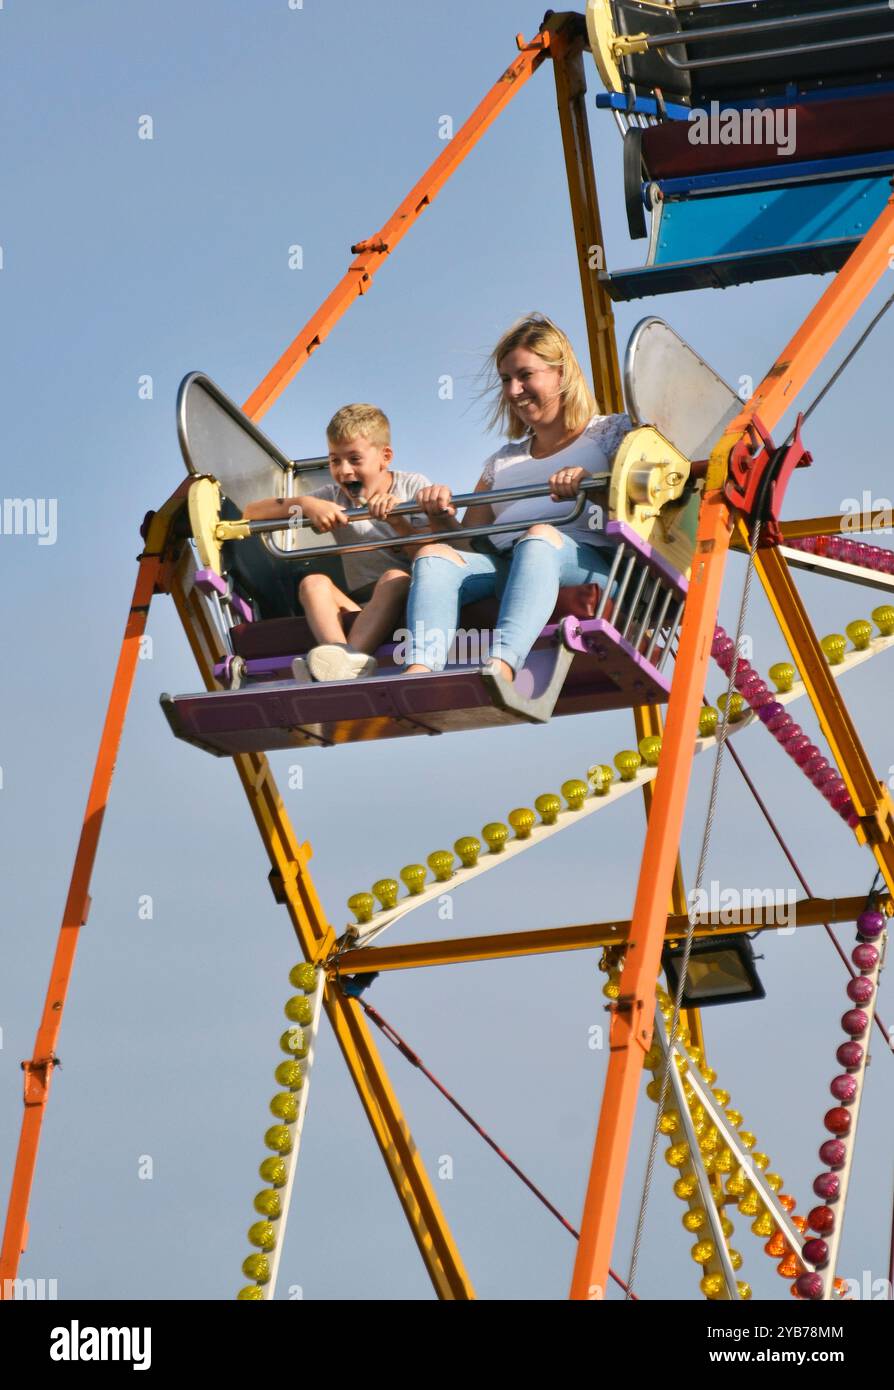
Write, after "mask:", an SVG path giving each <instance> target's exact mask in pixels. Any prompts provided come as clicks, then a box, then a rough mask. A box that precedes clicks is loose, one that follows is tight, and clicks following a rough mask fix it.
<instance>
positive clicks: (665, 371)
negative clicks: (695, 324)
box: [624, 318, 742, 461]
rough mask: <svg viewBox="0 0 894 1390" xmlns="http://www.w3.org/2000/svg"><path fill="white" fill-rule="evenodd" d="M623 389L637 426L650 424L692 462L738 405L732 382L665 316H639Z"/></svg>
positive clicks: (708, 449) (706, 450)
mask: <svg viewBox="0 0 894 1390" xmlns="http://www.w3.org/2000/svg"><path fill="white" fill-rule="evenodd" d="M624 394H625V396H626V398H627V411H628V414H629V415H630V418H631V420H632V421H633V423H634V424H635V425H653V426H654V428H655V429H656V430H658V431H659V432H660V433H661V434H663V435H664V437H665V439H668V440H669V441H670V442H671V444H673V445H674V447H675V448H677V449H679V450H680V453H681V454H684V455H685V456H686V458H688V459H689V460H690V461H693V460H695V459H704V458H707V457H708V455H709V454H710V452H711V449H712V448H713V446H714V444H716V442H717V440H718V439H719V438H720V435H721V434H722V432H723V429H724V427H725V426H726V425H728V424H729V422H730V420H732V419H734V418H735V416H736V415H738V413H739V411H740V410H741V409H742V401H741V399H740V398H739V397H738V396H737V395H736V393H735V391H734V390H733V389H732V387H731V386H728V385H727V384H726V382H725V381H724V380H723V379H722V377H719V376H718V375H717V373H716V372H715V371H713V370H712V368H711V367H709V366H708V364H707V362H705V361H703V360H702V358H701V357H699V355H698V353H697V352H695V351H694V349H693V348H691V347H690V346H689V344H688V343H687V342H685V341H684V340H683V339H682V338H681V337H680V336H679V334H678V333H675V332H674V330H673V329H672V328H671V327H670V325H669V324H666V323H665V322H664V320H663V319H659V318H647V319H642V320H641V321H640V322H639V323H638V324H637V325H636V327H635V328H634V330H633V332H632V333H631V335H630V341H629V342H628V344H627V352H626V354H625V357H624Z"/></svg>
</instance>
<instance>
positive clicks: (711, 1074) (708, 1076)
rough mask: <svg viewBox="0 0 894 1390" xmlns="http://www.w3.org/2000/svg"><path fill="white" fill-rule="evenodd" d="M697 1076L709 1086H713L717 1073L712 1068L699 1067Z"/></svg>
mask: <svg viewBox="0 0 894 1390" xmlns="http://www.w3.org/2000/svg"><path fill="white" fill-rule="evenodd" d="M698 1072H699V1076H700V1077H701V1078H702V1080H703V1081H707V1083H708V1085H709V1086H713V1085H714V1082H715V1081H716V1080H717V1073H716V1071H715V1070H714V1068H713V1067H699V1069H698Z"/></svg>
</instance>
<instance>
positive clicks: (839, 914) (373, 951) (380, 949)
mask: <svg viewBox="0 0 894 1390" xmlns="http://www.w3.org/2000/svg"><path fill="white" fill-rule="evenodd" d="M865 906H866V894H865V892H863V893H860V894H857V895H856V896H855V897H849V898H802V899H801V900H800V901H799V902H796V903H793V904H792V909H791V921H790V922H789V923H787V924H786V925H789V926H794V927H815V926H819V925H831V924H832V923H833V922H855V921H856V920H857V918H858V917H859V915H860V913H861V912H862V911H863V909H864V908H865ZM730 916H731V917H732V918H733V920H732V921H730V922H729V923H727V922H721V923H720V924H718V923H716V922H714V923H712V924H711V925H706V926H696V928H695V935H696V938H697V939H698V938H699V937H708V936H717V935H718V933H720V934H721V935H724V936H725V935H732V934H734V933H736V932H751V931H776V930H778V929H779V925H780V924H779V923H778V922H777V921H775V920H772V919H770V920H768V918H767V916H766V915H765V913H764V912H763V911H762V910H755V911H753V912H736V913H731V914H730ZM688 922H689V918H688V915H687V914H686V913H685V912H683V913H673V914H671V915H670V916H669V917H668V919H667V931H666V940H668V941H677V940H679V939H680V938H682V937H684V936H685V935H686V929H687V925H688ZM629 933H630V921H629V920H626V921H625V920H624V919H622V918H619V919H618V920H617V921H614V922H584V923H582V924H580V925H576V926H571V927H541V928H539V929H537V930H536V931H522V932H494V933H493V934H491V935H487V936H463V937H452V938H450V939H449V940H445V941H411V942H408V943H407V944H405V945H402V946H360V947H358V948H356V949H355V950H350V949H348V950H346V951H343V952H342V953H341V954H340V955H339V956H338V959H337V961H336V960H334V959H333V960H331V961H330V962H328V968H329V969H330V970H335V969H336V967H337V969H338V971H339V973H341V974H343V975H364V974H370V973H373V972H375V971H378V970H412V969H417V968H422V967H426V966H431V965H466V964H468V962H469V961H474V960H505V959H507V958H509V957H511V956H540V955H552V954H555V953H556V952H557V951H589V950H592V949H594V948H595V947H597V946H601V947H605V946H621V945H623V944H624V943H625V942H626V940H627V937H628V935H629Z"/></svg>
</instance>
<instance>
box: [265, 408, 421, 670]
mask: <svg viewBox="0 0 894 1390" xmlns="http://www.w3.org/2000/svg"><path fill="white" fill-rule="evenodd" d="M326 438H327V439H328V441H329V471H330V473H331V474H332V482H331V483H326V484H325V485H324V486H323V487H320V488H317V489H316V490H315V491H314V492H310V493H307V494H306V495H305V496H303V497H300V498H294V497H269V498H266V499H264V500H263V501H260V502H252V503H251V504H250V505H249V506H248V507H247V508H246V509H245V511H244V513H243V516H244V518H245V520H247V521H252V520H260V519H262V518H263V519H265V520H266V519H269V518H278V517H283V518H284V519H286V518H288V517H289V516H290V515H293V514H294V510H293V509H294V508H295V507H296V506H300V509H301V515H303V516H304V517H306V518H307V520H308V521H310V522H311V523H312V526H313V530H314V531H317V532H330V531H331V532H332V534H333V536H334V539H335V541H336V544H338V545H352V544H357V542H362V541H365V540H369V541H372V540H386V539H388V538H389V537H391V536H411V535H414V534H416V533H417V532H426V531H428V529H429V519H428V517H426V516H423V515H421V514H420V515H419V516H413V517H405V516H394V517H391V512H392V511H393V509H394V508H395V507H396V506H397V505H398V504H399V503H401V502H411V501H412V500H413V498H414V497H415V496H416V493H417V491H418V490H419V488H421V487H426V486H429V480H428V478H426V477H424V476H423V475H422V474H421V473H399V472H394V473H392V472H391V471H390V469H389V465H390V463H391V460H392V459H393V457H394V451H393V449H392V448H391V427H390V425H389V423H388V419H387V416H386V415H385V414H384V413H383V412H382V411H381V410H379V409H378V407H377V406H374V405H362V404H360V405H346V406H343V407H342V408H341V410H338V411H336V413H335V415H333V417H332V419H331V420H330V421H329V424H328V426H327V429H326ZM361 506H362V507H366V508H367V510H368V511H369V513H370V520H368V521H352V522H348V521H347V519H346V517H345V508H348V507H354V508H357V507H361ZM389 517H391V519H390V520H388V518H389ZM422 539H423V537H422V536H421V535H420V543H421V541H422ZM416 549H417V547H415V546H400V547H398V548H397V549H395V550H391V549H389V548H385V547H382V548H381V549H379V550H366V551H360V552H356V551H355V552H353V553H350V554H347V555H343V556H342V561H343V564H344V571H345V579H346V581H347V588H348V592H347V593H346V594H345V593H342V591H341V589H339V588H338V587H337V585H335V584H334V583H333V582H332V580H331V579H330V578H329V577H328V575H325V574H308V575H305V577H304V578H303V579H302V580H301V583H300V585H299V586H298V598H299V600H300V603H301V606H302V608H303V609H304V614H305V617H306V618H307V621H308V624H309V626H310V628H311V631H312V632H313V634H314V637H315V638H316V640H317V642H318V644H319V645H318V646H316V647H314V648H313V649H312V650H311V651H309V652H308V654H307V658H306V659H305V658H303V657H296V659H295V661H294V662H293V663H292V670H293V673H294V676H295V679H296V680H297V681H307V680H310V679H313V680H317V681H331V680H350V679H352V678H354V677H355V676H368V675H371V674H372V672H373V671H374V670H375V669H376V660H375V657H374V656H373V655H372V653H373V652H374V651H375V650H376V648H377V647H378V646H380V645H381V644H382V642H383V641H385V640H387V638H388V637H389V636H390V635H391V633H392V632H393V631H394V628H395V625H396V624H397V623H398V622H399V620H400V618H401V615H402V613H403V609H404V604H405V602H406V597H407V592H408V590H409V587H410V570H411V566H412V559H413V555H414V554H415V552H416ZM348 613H356V614H357V617H356V618H354V620H353V624H352V626H351V631H350V637H351V640H350V642H349V641H348V637H347V634H346V632H345V617H346V615H347V614H348Z"/></svg>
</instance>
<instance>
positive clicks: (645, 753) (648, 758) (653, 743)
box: [639, 734, 661, 767]
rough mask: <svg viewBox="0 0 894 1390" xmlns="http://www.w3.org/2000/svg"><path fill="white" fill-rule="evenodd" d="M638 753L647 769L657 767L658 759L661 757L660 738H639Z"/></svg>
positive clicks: (651, 736)
mask: <svg viewBox="0 0 894 1390" xmlns="http://www.w3.org/2000/svg"><path fill="white" fill-rule="evenodd" d="M639 751H640V754H641V755H642V760H643V762H644V763H645V764H646V766H647V767H657V766H658V759H659V758H660V757H661V736H660V735H659V734H648V735H647V736H646V737H645V738H641V739H640V741H639Z"/></svg>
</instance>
